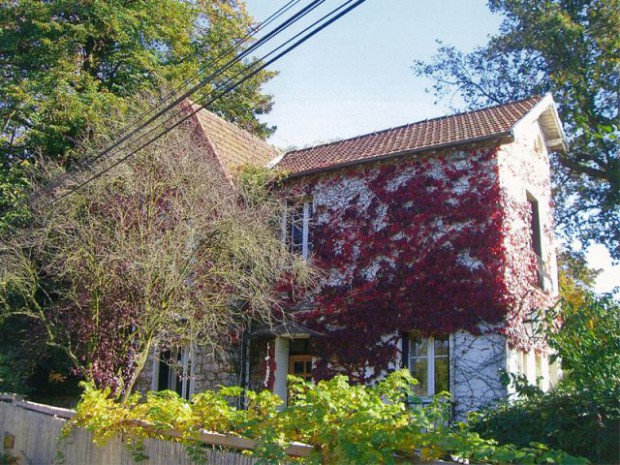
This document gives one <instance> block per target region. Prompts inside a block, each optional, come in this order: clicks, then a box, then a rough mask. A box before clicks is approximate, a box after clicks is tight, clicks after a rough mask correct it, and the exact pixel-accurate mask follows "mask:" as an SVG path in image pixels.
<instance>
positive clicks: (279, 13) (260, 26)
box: [78, 0, 301, 165]
mask: <svg viewBox="0 0 620 465" xmlns="http://www.w3.org/2000/svg"><path fill="white" fill-rule="evenodd" d="M300 1H301V0H289V2H288V3H287V4H286V5H284V6H282V7H281V8H280V9H278V10H277V11H276V12H274V13H272V14H271V15H270V16H269V17H268V18H266V19H265V20H263V21H261V22H260V23H258V24H257V25H256V26H255V27H253V28H251V29H250V31H249V32H248V34H246V35H245V36H244V37H242V38H241V39H239V40H237V41H235V44H234V45H232V46H230V47H229V48H228V49H226V50H225V51H223V52H222V53H220V54H219V55H218V56H217V57H215V58H212V59H210V60H209V62H208V63H207V64H206V65H203V66H202V68H203V69H202V70H200V71H199V73H198V74H197V76H195V77H190V78H186V79H185V80H184V81H183V82H182V83H181V84H180V85H179V86H177V87H176V88H175V89H173V90H171V91H169V92H168V93H167V94H166V95H165V96H163V97H162V98H161V99H160V101H159V102H158V104H157V105H156V106H154V107H153V108H150V109H149V110H147V111H145V112H143V113H142V114H141V115H138V116H137V117H136V118H135V119H134V120H133V121H131V122H130V123H128V124H127V125H126V126H125V127H124V128H123V129H122V130H121V131H120V133H119V134H118V136H117V137H119V138H120V137H121V136H123V135H125V133H127V131H129V130H130V129H131V128H132V127H133V126H135V125H136V124H138V123H140V122H141V121H143V120H144V119H145V118H146V117H147V116H148V115H149V114H151V113H153V112H155V111H156V110H158V109H159V108H161V106H162V105H163V104H164V103H165V102H166V101H168V100H170V99H171V98H172V97H174V96H175V95H177V94H178V93H179V92H181V91H182V90H183V89H185V88H187V86H189V85H190V84H191V83H192V82H193V81H194V80H195V79H196V77H200V75H202V74H204V73H205V72H206V70H207V68H208V67H209V66H211V65H217V64H219V63H220V62H221V61H222V60H223V59H224V58H226V57H227V56H229V55H230V54H232V53H233V52H236V51H238V50H240V49H241V48H242V47H243V45H244V44H246V43H248V42H249V41H250V40H252V39H253V38H254V36H256V35H257V34H258V33H259V32H260V31H262V30H263V29H265V28H266V27H267V26H268V25H269V24H271V23H272V22H274V21H275V20H277V19H278V18H279V17H281V16H282V15H283V14H285V13H286V12H287V11H289V10H290V9H291V8H293V7H294V6H295V5H296V4H298V3H299V2H300ZM182 61H185V59H183V60H182ZM92 158H93V157H89V158H86V159H85V160H83V161H82V160H80V162H78V165H80V164H84V165H87V164H88V163H89V161H90V160H91V159H92Z"/></svg>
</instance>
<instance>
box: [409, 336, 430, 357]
mask: <svg viewBox="0 0 620 465" xmlns="http://www.w3.org/2000/svg"><path fill="white" fill-rule="evenodd" d="M427 354H428V341H427V340H426V339H417V340H416V339H414V340H412V341H411V356H412V357H423V356H424V357H425V356H426V355H427Z"/></svg>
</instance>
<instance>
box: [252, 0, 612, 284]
mask: <svg viewBox="0 0 620 465" xmlns="http://www.w3.org/2000/svg"><path fill="white" fill-rule="evenodd" d="M301 3H302V4H307V3H308V2H301ZM325 3H326V5H325V6H324V8H323V9H322V10H321V11H322V12H323V13H326V12H327V11H328V10H329V9H331V8H333V7H335V6H337V5H339V4H340V3H341V0H328V1H327V2H325ZM246 4H247V8H248V11H249V12H250V14H251V15H252V16H254V18H255V19H256V20H262V19H265V18H267V17H269V15H271V14H272V13H273V12H275V11H276V10H277V9H278V8H280V7H281V6H282V5H284V4H285V1H284V0H246ZM318 17H319V15H318V14H317V15H315V16H314V18H315V19H316V18H318ZM500 21H501V17H498V16H496V15H492V14H491V13H490V12H489V10H488V9H487V7H486V1H485V0H367V2H366V3H364V4H362V5H361V6H360V7H359V8H357V9H356V10H354V11H353V12H351V13H350V14H348V15H347V16H345V17H344V18H342V19H341V20H340V21H338V22H337V23H335V24H333V25H332V26H330V27H329V28H327V29H326V30H324V31H322V32H321V33H320V34H319V35H317V36H315V37H313V38H312V39H310V40H309V41H308V42H307V43H305V44H303V45H302V46H301V47H300V48H298V49H296V50H294V51H293V52H292V53H290V54H289V55H287V56H286V57H284V58H283V59H282V60H280V61H279V62H277V63H276V64H275V65H274V66H273V70H276V71H279V73H280V74H279V75H278V76H276V77H275V78H274V79H273V80H272V81H271V82H269V83H268V84H267V85H266V86H265V91H266V92H268V93H270V94H272V95H273V96H274V101H275V105H274V108H273V111H272V112H271V113H270V114H269V115H266V116H265V117H264V118H263V120H264V121H265V122H268V123H269V124H272V125H275V126H277V128H278V129H277V131H276V133H275V134H274V136H273V137H272V138H271V139H270V142H271V143H272V144H274V145H276V146H278V147H281V148H288V147H292V146H295V147H303V146H307V145H315V144H317V143H321V142H329V141H332V140H335V139H342V138H346V137H354V136H357V135H361V134H365V133H368V132H372V131H375V130H381V129H386V128H390V127H394V126H400V125H402V124H406V123H411V122H415V121H419V120H423V119H426V118H433V117H436V116H441V115H445V114H448V113H452V112H453V107H455V106H456V107H458V103H459V102H458V100H456V99H455V100H453V101H452V102H450V101H441V102H438V103H437V104H435V99H434V98H433V96H432V95H431V94H428V93H426V92H425V88H427V87H430V85H431V84H432V83H431V82H430V81H427V80H425V79H423V78H418V77H416V76H414V74H413V72H412V70H411V66H412V64H413V60H414V59H422V60H424V59H428V58H430V57H431V56H432V55H433V54H434V53H435V52H436V50H437V44H436V40H441V41H443V42H444V43H446V44H449V45H456V46H458V48H459V49H461V50H463V51H468V50H471V49H473V48H474V47H476V46H480V45H484V43H485V42H486V40H487V37H488V36H489V35H490V34H494V33H496V32H497V30H498V27H499V24H500ZM589 258H590V264H591V266H594V267H597V268H604V269H605V274H604V275H603V277H602V279H600V280H599V285H598V287H597V289H598V290H599V291H609V290H611V288H612V287H613V286H620V267H615V268H612V267H611V264H610V260H609V256H608V254H607V253H606V251H605V249H604V248H603V247H598V248H595V249H593V251H592V252H591V253H590V256H589Z"/></svg>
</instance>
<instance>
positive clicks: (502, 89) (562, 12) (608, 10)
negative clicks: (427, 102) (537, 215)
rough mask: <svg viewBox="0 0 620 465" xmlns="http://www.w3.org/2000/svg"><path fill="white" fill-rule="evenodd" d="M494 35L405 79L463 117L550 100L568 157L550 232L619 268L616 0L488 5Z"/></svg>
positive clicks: (619, 21)
mask: <svg viewBox="0 0 620 465" xmlns="http://www.w3.org/2000/svg"><path fill="white" fill-rule="evenodd" d="M488 5H489V8H490V9H491V11H492V12H494V13H499V14H503V15H504V16H505V18H504V21H503V23H502V25H501V27H500V32H499V34H498V35H496V36H493V37H491V38H490V40H489V42H488V43H487V45H486V46H484V47H482V48H478V49H476V50H474V51H473V52H471V53H468V54H465V53H462V52H460V51H458V50H457V49H456V48H455V47H451V46H445V45H443V44H442V45H441V47H440V48H439V52H438V54H437V55H435V57H433V59H432V60H431V61H430V62H428V63H427V62H422V61H416V62H415V64H414V71H415V73H416V74H418V75H420V76H426V77H430V78H432V79H433V80H434V81H435V83H434V85H433V92H434V94H435V96H436V97H438V98H442V97H445V96H446V95H448V94H449V93H451V92H455V93H457V94H459V95H460V96H461V97H462V98H463V100H464V102H465V104H466V105H467V106H468V107H469V108H479V107H482V106H487V105H490V104H498V103H504V102H507V101H511V100H517V99H521V98H525V97H529V96H531V95H535V94H542V93H545V92H548V91H551V92H552V93H553V94H554V96H555V98H556V100H557V102H558V105H559V112H560V117H561V119H562V120H563V122H564V124H565V129H566V132H567V135H568V138H569V143H570V149H569V151H568V152H567V153H566V154H555V156H554V159H553V161H554V164H555V168H556V176H557V177H556V180H555V187H556V203H557V207H558V208H557V213H558V220H559V223H560V224H561V225H562V226H563V230H564V233H565V234H566V235H568V236H570V235H573V234H574V235H577V236H578V237H579V238H580V239H581V241H582V242H583V243H584V244H589V243H592V242H599V243H602V244H605V245H606V246H607V248H608V249H609V251H610V253H611V255H612V257H613V258H614V259H616V260H619V259H620V154H619V153H620V150H619V148H620V147H619V144H618V136H619V134H620V114H619V110H620V94H619V93H618V89H619V88H620V35H619V34H618V30H620V14H619V11H620V3H619V2H618V0H577V1H574V0H543V1H541V0H489V1H488Z"/></svg>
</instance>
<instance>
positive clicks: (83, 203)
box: [0, 130, 309, 395]
mask: <svg viewBox="0 0 620 465" xmlns="http://www.w3.org/2000/svg"><path fill="white" fill-rule="evenodd" d="M219 173H220V172H219V171H218V170H217V169H216V167H215V166H213V164H212V162H210V161H209V158H208V157H205V156H204V153H203V151H202V150H201V149H200V146H199V145H198V144H196V143H195V141H194V140H192V138H191V136H190V134H189V133H188V132H185V131H181V130H177V131H176V132H174V133H172V134H171V135H169V136H168V137H167V138H165V139H164V140H162V141H161V142H158V144H157V145H156V146H154V147H153V148H151V149H150V150H149V151H148V153H144V154H143V155H141V156H140V157H139V158H138V159H137V160H136V161H135V162H134V163H132V164H131V165H121V166H120V167H119V168H118V169H117V171H116V172H115V173H114V174H113V175H109V176H106V177H104V178H101V179H100V180H98V181H97V182H93V183H91V184H88V186H87V189H86V190H85V191H84V192H83V193H76V194H73V195H71V196H69V197H68V198H67V199H65V201H64V202H61V203H57V204H55V208H53V209H51V210H44V211H38V212H36V216H35V218H36V223H35V224H33V226H32V227H31V228H30V229H28V230H25V231H23V232H22V233H21V234H19V235H17V236H16V237H14V238H11V239H6V240H5V241H4V242H3V243H1V244H0V307H1V308H2V310H3V312H4V314H5V315H11V316H15V315H23V316H25V317H27V318H29V319H31V320H32V321H33V322H34V323H35V324H36V325H38V327H40V328H42V330H43V331H44V333H45V335H46V343H47V345H48V346H51V347H57V348H60V349H61V350H63V351H64V352H65V354H66V355H67V357H68V358H69V359H70V360H71V362H72V364H73V366H74V367H75V369H77V370H80V371H81V372H82V373H83V374H85V375H86V377H87V378H88V379H91V380H94V381H95V382H96V384H97V385H99V386H113V387H115V388H117V389H118V390H119V391H122V392H124V393H125V395H129V394H130V393H131V390H132V388H133V386H134V383H135V382H136V379H137V377H138V376H139V374H140V372H141V370H142V368H143V367H144V365H145V363H146V360H147V357H148V355H149V353H151V351H152V350H153V349H154V348H155V347H159V348H165V347H170V346H171V345H175V344H178V345H186V344H193V345H195V346H201V347H207V348H209V347H210V348H217V347H220V344H222V343H223V342H224V341H229V340H231V339H233V338H234V337H236V335H238V334H239V331H241V330H242V329H243V328H244V327H245V326H246V325H247V324H248V323H249V322H250V321H252V320H258V321H262V322H266V323H271V322H273V321H274V320H280V319H282V318H284V312H283V311H282V310H281V308H280V305H279V302H280V297H281V294H280V293H279V291H278V289H279V288H278V285H283V284H285V283H287V284H288V283H293V285H296V284H303V283H305V282H307V280H308V279H309V273H308V270H307V268H306V266H305V262H303V260H301V258H299V257H296V256H295V255H293V254H291V253H290V252H288V250H287V249H286V248H285V246H284V245H283V244H282V243H281V241H280V239H279V235H278V232H279V224H280V223H279V220H278V208H277V205H278V204H277V203H276V202H275V200H271V199H270V197H269V196H266V195H264V194H263V195H258V194H257V186H256V182H254V183H250V182H249V181H248V183H247V184H248V185H250V184H251V186H252V187H251V188H248V189H243V188H242V189H237V188H233V187H231V184H230V183H229V181H228V180H227V179H225V178H224V177H223V176H222V175H221V174H219ZM251 173H254V174H250V175H249V176H246V178H247V177H249V178H250V180H254V181H255V180H256V179H260V178H261V176H262V174H261V173H260V170H259V172H258V173H257V172H256V169H254V171H252V172H251ZM263 189H264V185H263Z"/></svg>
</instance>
